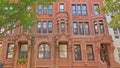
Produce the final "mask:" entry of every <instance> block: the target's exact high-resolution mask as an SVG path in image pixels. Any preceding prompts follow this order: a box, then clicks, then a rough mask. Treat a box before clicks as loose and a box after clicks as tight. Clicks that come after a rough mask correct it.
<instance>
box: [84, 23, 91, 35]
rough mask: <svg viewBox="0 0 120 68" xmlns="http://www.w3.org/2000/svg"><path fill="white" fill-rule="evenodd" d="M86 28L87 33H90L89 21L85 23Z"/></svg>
mask: <svg viewBox="0 0 120 68" xmlns="http://www.w3.org/2000/svg"><path fill="white" fill-rule="evenodd" d="M84 30H85V35H90V30H89V23H88V22H86V23H84Z"/></svg>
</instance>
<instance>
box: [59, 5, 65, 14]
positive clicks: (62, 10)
mask: <svg viewBox="0 0 120 68" xmlns="http://www.w3.org/2000/svg"><path fill="white" fill-rule="evenodd" d="M59 9H60V12H64V4H60V8H59Z"/></svg>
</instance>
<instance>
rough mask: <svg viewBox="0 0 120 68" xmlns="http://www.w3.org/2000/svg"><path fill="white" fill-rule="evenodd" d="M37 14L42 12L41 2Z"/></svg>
mask: <svg viewBox="0 0 120 68" xmlns="http://www.w3.org/2000/svg"><path fill="white" fill-rule="evenodd" d="M38 14H42V5H41V4H39V5H38Z"/></svg>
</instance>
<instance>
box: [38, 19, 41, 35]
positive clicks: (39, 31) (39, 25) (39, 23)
mask: <svg viewBox="0 0 120 68" xmlns="http://www.w3.org/2000/svg"><path fill="white" fill-rule="evenodd" d="M37 33H41V22H40V21H39V22H38V24H37Z"/></svg>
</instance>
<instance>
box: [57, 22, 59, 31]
mask: <svg viewBox="0 0 120 68" xmlns="http://www.w3.org/2000/svg"><path fill="white" fill-rule="evenodd" d="M57 32H59V23H57Z"/></svg>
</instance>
